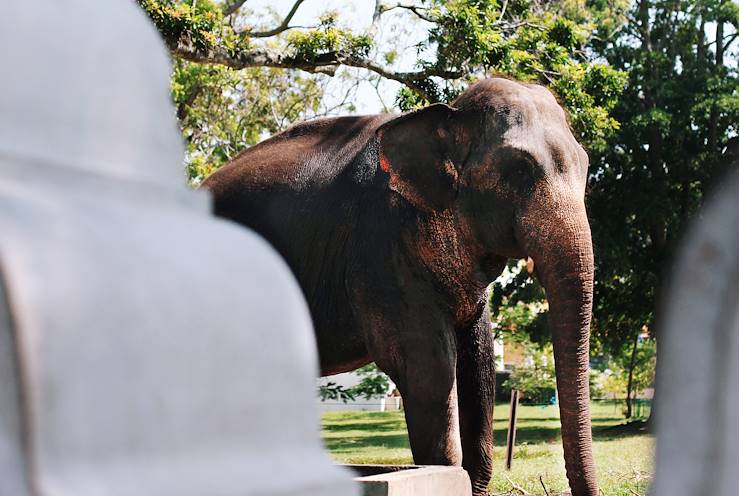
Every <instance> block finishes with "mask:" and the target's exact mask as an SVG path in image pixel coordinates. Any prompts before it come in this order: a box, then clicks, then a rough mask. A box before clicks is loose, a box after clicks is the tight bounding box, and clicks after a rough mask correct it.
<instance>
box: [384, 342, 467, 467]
mask: <svg viewBox="0 0 739 496" xmlns="http://www.w3.org/2000/svg"><path fill="white" fill-rule="evenodd" d="M417 338H418V339H414V338H413V337H412V336H411V337H409V336H405V337H404V339H403V343H402V345H401V346H402V351H401V356H402V357H403V360H402V362H400V363H399V364H398V365H399V366H398V367H397V368H396V372H397V380H396V383H397V385H398V388H399V389H400V392H401V394H402V396H403V406H404V409H405V419H406V423H407V426H408V437H409V440H410V444H411V451H412V452H413V460H414V461H415V463H416V464H419V465H457V466H459V465H461V463H462V447H461V444H460V438H459V416H458V414H457V388H456V383H455V382H456V381H455V376H456V350H455V341H454V335H453V333H452V332H451V331H450V332H447V333H444V334H442V335H436V336H431V335H429V333H428V331H427V332H424V333H419V335H418V336H417Z"/></svg>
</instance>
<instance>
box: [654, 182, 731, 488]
mask: <svg viewBox="0 0 739 496" xmlns="http://www.w3.org/2000/svg"><path fill="white" fill-rule="evenodd" d="M660 337H661V341H660V346H661V349H660V358H659V360H658V361H657V366H658V373H657V380H658V384H657V387H658V388H659V404H658V405H657V411H656V414H657V467H656V480H655V484H654V486H653V490H652V494H653V495H654V496H680V495H697V494H710V495H711V496H734V495H736V494H737V490H738V488H739V470H737V469H738V468H739V422H738V421H737V418H738V417H737V415H738V414H739V172H738V171H737V170H734V171H733V174H731V175H730V176H728V177H727V178H726V180H725V181H724V182H723V183H722V184H721V187H720V188H719V190H718V191H717V192H716V195H715V196H714V197H713V198H712V200H711V201H709V202H708V203H707V205H706V207H705V208H704V209H703V211H702V213H701V216H700V218H699V219H698V221H697V223H696V224H695V225H694V226H693V229H692V231H691V233H690V236H689V238H688V240H687V243H686V244H685V245H684V247H683V250H682V253H681V256H680V257H679V259H678V264H677V266H676V270H675V273H674V274H673V277H672V282H671V288H670V292H669V294H668V299H667V300H666V312H665V315H664V317H663V327H662V330H661V331H660ZM696 406H697V408H696Z"/></svg>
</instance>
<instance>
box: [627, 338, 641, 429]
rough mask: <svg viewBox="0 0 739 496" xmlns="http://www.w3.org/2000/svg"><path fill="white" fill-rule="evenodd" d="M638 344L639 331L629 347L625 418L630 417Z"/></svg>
mask: <svg viewBox="0 0 739 496" xmlns="http://www.w3.org/2000/svg"><path fill="white" fill-rule="evenodd" d="M638 345H639V333H638V332H637V333H636V336H635V337H634V346H633V347H632V348H631V361H630V362H629V382H628V384H627V385H626V418H627V419H630V418H631V413H632V409H631V404H632V398H631V392H632V389H633V387H634V367H635V366H636V348H637V346H638Z"/></svg>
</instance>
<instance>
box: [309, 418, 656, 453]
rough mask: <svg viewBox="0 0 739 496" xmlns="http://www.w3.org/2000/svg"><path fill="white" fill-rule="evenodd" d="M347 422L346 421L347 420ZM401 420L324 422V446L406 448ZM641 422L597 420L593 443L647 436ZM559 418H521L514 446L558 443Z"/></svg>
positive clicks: (500, 425)
mask: <svg viewBox="0 0 739 496" xmlns="http://www.w3.org/2000/svg"><path fill="white" fill-rule="evenodd" d="M347 420H348V421H347ZM502 420H503V419H498V420H496V423H495V425H494V427H495V428H494V431H493V434H494V443H495V445H496V446H505V441H506V430H507V423H505V422H502ZM405 429H406V427H405V422H404V420H403V418H402V417H398V416H392V417H390V416H387V417H375V418H369V419H368V418H366V417H365V418H364V419H360V418H356V419H355V418H350V419H341V420H338V419H337V420H326V421H325V422H324V424H323V435H324V440H323V442H324V444H325V445H326V448H327V449H328V450H330V451H331V452H334V453H343V452H348V451H357V450H362V449H367V448H375V449H377V448H379V449H382V448H385V449H398V448H400V449H402V448H409V443H408V435H407V433H406V430H405ZM648 434H649V432H648V431H647V429H646V427H645V423H644V422H643V421H634V422H629V423H624V419H623V418H622V417H596V418H594V419H593V440H594V441H612V440H616V439H621V438H625V437H633V436H642V435H648ZM559 439H560V427H559V418H557V417H547V418H524V419H520V420H519V421H518V427H517V429H516V444H517V445H520V444H524V443H525V444H527V445H528V446H529V447H535V446H536V445H538V444H548V443H554V442H559Z"/></svg>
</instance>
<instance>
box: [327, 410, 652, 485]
mask: <svg viewBox="0 0 739 496" xmlns="http://www.w3.org/2000/svg"><path fill="white" fill-rule="evenodd" d="M591 410H592V416H593V441H594V442H593V444H594V446H593V450H594V454H595V462H596V465H597V469H598V481H599V484H600V487H601V489H602V492H603V494H604V495H606V496H635V495H645V494H646V493H647V489H648V485H649V480H650V477H651V473H652V456H653V444H654V443H653V438H652V437H651V436H650V435H648V434H646V433H645V432H643V429H639V428H634V427H633V424H632V425H629V426H627V427H624V426H623V425H622V424H624V422H625V420H624V418H623V416H622V415H621V411H620V406H618V405H614V404H593V406H592V407H591ZM507 416H508V405H507V404H505V405H504V404H501V405H497V406H496V407H495V454H494V465H493V480H492V481H491V483H490V490H491V492H492V493H493V494H496V495H509V494H510V495H518V496H520V495H522V494H526V493H528V494H531V495H544V494H545V492H544V488H543V486H542V483H543V484H544V486H546V489H547V491H548V492H549V494H550V496H553V495H555V494H562V493H564V492H566V491H567V479H566V477H565V470H564V460H563V458H562V446H561V444H560V441H559V411H558V409H557V407H556V406H545V407H540V406H521V407H520V412H519V418H518V430H517V434H516V450H515V452H514V459H513V469H512V470H511V471H510V472H508V471H506V470H505V469H504V457H505V437H506V429H507V425H508V419H507ZM322 437H323V440H324V443H325V444H326V447H327V448H328V449H329V451H330V452H331V454H332V456H333V457H334V458H335V459H336V460H337V461H339V462H342V463H388V464H406V463H412V458H411V451H410V448H409V447H408V436H407V434H406V430H405V420H404V418H403V414H402V412H336V413H326V414H324V415H323V417H322ZM540 478H541V480H540Z"/></svg>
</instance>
